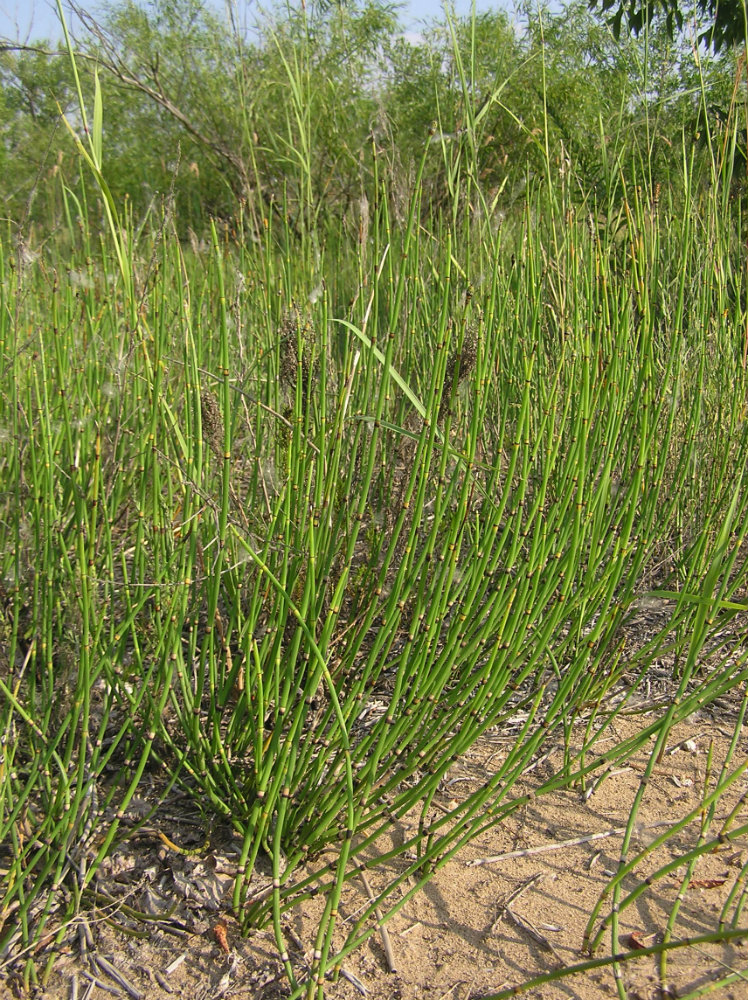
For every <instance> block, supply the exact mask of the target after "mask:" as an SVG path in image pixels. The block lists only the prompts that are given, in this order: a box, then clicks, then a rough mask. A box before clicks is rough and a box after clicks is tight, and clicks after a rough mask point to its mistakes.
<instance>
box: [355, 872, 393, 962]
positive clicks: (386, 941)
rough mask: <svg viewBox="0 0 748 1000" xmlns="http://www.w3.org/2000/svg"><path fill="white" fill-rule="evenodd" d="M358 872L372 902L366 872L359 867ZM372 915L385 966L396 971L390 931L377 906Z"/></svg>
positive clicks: (372, 896)
mask: <svg viewBox="0 0 748 1000" xmlns="http://www.w3.org/2000/svg"><path fill="white" fill-rule="evenodd" d="M358 874H359V875H360V877H361V881H362V882H363V883H364V889H366V893H367V895H368V897H369V900H370V901H371V902H372V903H373V902H374V898H375V897H374V893H373V892H372V891H371V886H370V885H369V880H368V879H367V877H366V872H365V871H364V870H363V868H359V871H358ZM374 916H375V917H376V918H377V923H378V924H379V933H380V934H381V935H382V945H383V946H384V955H385V958H386V959H387V968H388V970H389V971H390V972H396V971H397V967H396V965H395V953H394V952H393V950H392V942H391V941H390V933H389V931H388V930H387V928H386V927H385V925H384V922H383V920H382V911H381V910H380V909H379V907H378V906H376V907H374Z"/></svg>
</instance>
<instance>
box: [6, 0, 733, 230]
mask: <svg viewBox="0 0 748 1000" xmlns="http://www.w3.org/2000/svg"><path fill="white" fill-rule="evenodd" d="M600 2H601V0H598V3H600ZM602 2H604V3H608V0H602ZM667 2H670V0H667ZM609 9H610V8H609ZM626 9H627V10H628V8H626ZM646 10H647V16H649V14H650V13H652V12H653V10H654V8H649V7H648V8H647V9H646ZM79 16H80V19H81V21H82V23H83V25H84V30H83V32H82V34H81V37H80V38H79V41H78V48H77V51H78V57H79V65H80V66H81V67H83V70H84V72H83V73H82V78H83V85H84V88H88V94H89V96H90V95H91V93H92V80H93V70H94V68H95V67H96V68H98V73H99V79H100V81H101V86H102V89H103V98H104V109H105V112H104V151H105V152H104V156H105V162H104V170H105V173H106V178H107V183H108V185H109V187H110V189H111V191H112V192H113V194H114V195H115V197H117V198H119V199H123V198H127V199H128V201H129V204H130V205H131V207H132V211H133V213H134V217H135V219H136V221H137V220H139V219H144V218H147V215H148V212H149V211H150V210H151V208H152V206H153V205H155V204H158V203H159V201H160V199H162V198H168V199H169V201H170V204H171V205H172V206H173V207H174V213H173V215H174V218H175V219H176V222H177V225H178V227H179V228H180V231H181V232H182V233H183V234H184V233H187V231H188V230H189V229H192V230H194V231H196V232H198V233H199V232H201V231H202V230H204V228H205V227H206V225H207V223H208V221H209V219H211V218H216V217H219V218H220V217H222V218H226V219H230V218H232V217H234V216H235V215H236V214H237V213H238V211H239V209H240V207H242V210H243V214H244V217H245V219H248V220H249V222H250V225H251V226H252V228H253V229H254V230H255V232H256V233H260V232H262V231H263V227H264V226H265V225H266V224H267V221H268V220H270V219H272V217H273V216H274V215H279V214H280V215H283V217H284V219H291V221H292V228H293V229H294V231H296V232H297V233H298V234H300V235H303V234H304V233H307V232H311V231H313V230H317V229H319V228H320V227H322V228H324V226H328V225H329V226H331V227H332V226H336V227H339V226H340V225H341V223H342V224H344V225H354V226H357V225H358V224H359V222H358V221H357V218H358V216H357V213H359V214H360V206H361V205H363V204H366V203H368V204H374V202H375V200H376V198H377V196H378V191H379V187H378V185H379V183H380V182H381V180H382V178H383V176H384V177H386V180H387V186H388V189H389V190H390V192H391V193H392V197H393V198H394V199H395V201H397V199H398V197H399V196H400V195H403V196H404V197H402V198H401V201H402V203H404V202H405V201H406V200H407V192H408V191H409V186H410V184H411V182H412V178H413V175H414V171H415V169H416V164H418V163H419V162H420V161H421V159H422V157H423V153H424V150H425V149H426V150H428V155H427V157H426V161H425V166H424V176H423V185H422V189H423V192H424V199H423V209H424V211H429V209H430V207H434V206H437V205H438V204H440V203H441V202H442V201H444V200H449V201H450V202H452V203H456V202H454V199H453V197H452V196H453V194H454V185H455V184H467V185H468V187H470V189H471V190H472V191H473V192H475V193H476V195H477V197H478V201H480V200H481V199H482V200H484V201H485V203H486V204H487V205H492V206H493V210H494V211H496V212H497V213H505V212H507V211H510V210H511V207H512V204H513V203H514V200H515V195H516V193H517V192H520V191H521V190H522V189H523V185H524V184H525V183H526V182H527V181H528V179H530V180H532V179H533V178H534V179H543V178H546V179H548V177H549V170H556V171H557V170H559V169H561V168H562V165H563V164H564V163H566V162H567V161H568V162H570V163H571V164H573V169H574V176H575V179H576V189H577V195H578V196H579V197H586V198H594V197H595V196H596V193H597V192H598V191H601V190H603V189H605V191H606V194H609V193H610V186H611V185H612V184H615V183H618V181H617V180H616V177H618V176H622V177H624V178H625V179H626V180H627V181H631V182H633V183H638V178H640V177H641V176H642V174H643V173H646V174H647V176H648V179H649V180H651V181H652V183H658V182H659V181H661V180H663V179H664V178H666V177H667V174H668V171H672V170H676V171H677V170H679V169H680V164H681V161H682V152H681V150H682V141H681V137H682V135H683V133H684V129H685V130H686V132H688V130H689V129H691V127H692V124H693V123H694V122H695V121H696V120H697V118H698V114H699V106H700V104H704V106H706V105H707V104H709V103H714V104H715V105H717V106H719V107H721V108H725V107H728V106H729V105H730V100H731V94H732V90H733V85H734V68H735V67H734V65H733V62H732V61H731V57H730V54H729V53H728V54H727V57H726V56H725V54H722V55H720V57H719V58H717V57H714V56H710V55H709V54H706V55H705V56H703V57H702V58H700V60H699V64H698V66H697V67H696V66H695V64H694V61H693V59H692V58H690V52H689V50H687V49H684V47H683V45H682V43H680V42H679V40H678V38H677V36H676V38H675V39H674V40H673V39H672V38H671V37H670V36H671V34H672V31H669V30H668V28H669V25H668V22H667V19H665V20H664V21H663V20H660V21H657V22H653V23H652V26H651V29H650V31H649V32H648V33H647V39H646V43H645V41H644V39H638V38H637V37H636V31H634V33H633V34H631V35H628V36H627V37H626V38H624V39H621V40H620V42H619V43H616V40H615V38H614V36H613V33H612V32H611V30H610V28H609V27H608V26H606V25H605V24H604V23H601V21H600V19H599V18H597V17H595V16H594V15H593V14H591V13H590V12H589V10H588V9H587V0H574V2H572V3H570V4H569V5H568V6H567V7H566V8H565V9H564V10H563V11H561V12H554V11H551V10H550V9H541V10H540V11H539V12H538V11H537V10H536V9H535V8H534V7H531V5H529V4H528V5H527V7H526V9H523V10H522V11H521V16H522V19H521V21H519V22H516V21H512V20H511V19H510V17H509V16H508V15H507V14H506V13H505V12H503V11H490V12H485V13H481V14H478V15H476V17H475V18H474V19H471V18H450V19H446V18H445V19H443V20H442V21H441V22H436V23H433V24H431V25H430V26H428V27H427V28H425V29H424V30H423V31H422V32H421V33H420V34H419V35H417V36H414V35H413V34H410V35H406V34H404V33H403V30H402V28H401V26H400V24H399V22H398V20H397V16H396V14H395V13H394V12H393V9H392V8H391V6H389V5H388V4H387V3H385V2H382V0H349V2H347V3H334V4H329V3H320V4H312V3H309V4H307V5H306V7H304V6H303V5H299V6H290V5H287V6H282V7H277V8H275V9H274V10H272V11H271V12H270V13H268V14H264V15H262V17H260V19H259V20H258V22H257V24H256V25H255V26H254V27H253V29H252V30H251V31H245V30H242V29H241V28H240V27H239V26H238V25H236V24H235V23H234V22H233V21H232V20H229V21H226V20H224V19H222V18H221V17H220V16H218V15H217V14H216V13H215V12H214V10H213V9H212V8H207V7H206V6H205V5H203V4H202V3H200V2H199V0H152V2H150V3H149V4H148V5H147V6H141V5H140V4H139V3H135V2H133V0H111V2H110V3H109V4H108V5H106V6H105V7H104V8H103V13H102V14H101V15H100V16H97V18H93V17H91V16H90V15H89V14H87V13H86V12H85V11H84V10H80V9H79ZM622 16H623V15H622ZM627 23H628V22H627ZM641 24H643V22H641ZM676 24H677V19H676V20H674V21H673V22H672V24H671V25H670V27H671V28H672V27H674V26H675V25H676ZM637 26H640V22H639V21H638V20H636V19H635V20H634V21H633V22H632V27H634V28H635V29H636V27H637ZM86 67H88V68H89V70H90V72H85V69H86ZM645 68H646V71H645ZM645 80H646V83H645V82H644V81H645ZM702 89H703V90H704V94H703V98H704V99H702ZM72 94H73V87H72V80H71V79H70V70H69V61H68V59H67V56H66V55H65V56H63V55H61V54H59V53H57V52H55V51H54V50H52V49H51V48H50V46H49V45H48V44H44V43H40V44H38V45H35V46H27V47H25V48H24V47H21V48H18V47H14V46H12V45H11V44H10V43H8V44H6V45H2V44H0V168H2V171H3V177H4V180H5V184H4V185H3V187H2V189H1V190H0V204H1V205H2V207H1V208H0V214H3V215H5V216H6V217H7V218H10V219H13V220H15V221H19V220H21V219H24V218H27V217H30V218H32V219H33V218H38V219H39V220H44V221H45V222H46V223H47V224H48V223H49V220H50V218H52V217H54V216H55V213H57V215H59V208H58V207H57V206H58V203H59V191H60V185H61V184H64V185H65V186H66V187H67V188H69V189H71V190H75V189H76V185H77V184H78V165H77V158H76V156H75V155H71V154H72V150H73V147H72V142H71V140H70V137H69V135H68V132H67V130H66V129H65V128H61V127H60V112H62V113H66V112H68V111H69V109H70V108H71V107H72V105H73V102H71V95H72ZM74 117H75V116H74V113H73V118H74ZM73 125H75V121H74V120H73ZM465 143H469V144H470V145H471V162H472V163H473V164H474V175H473V174H471V176H470V177H467V178H466V177H464V176H462V175H460V176H458V175H457V173H455V171H456V169H457V168H456V166H455V165H456V164H457V163H460V162H464V157H460V156H458V155H457V153H458V151H459V150H460V149H461V148H462V146H463V145H464V144H465ZM471 203H472V202H471ZM395 207H396V206H395Z"/></svg>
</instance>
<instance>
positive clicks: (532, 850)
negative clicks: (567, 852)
mask: <svg viewBox="0 0 748 1000" xmlns="http://www.w3.org/2000/svg"><path fill="white" fill-rule="evenodd" d="M670 825H671V824H670V821H669V820H666V819H661V820H659V821H658V822H657V823H650V824H649V825H648V826H642V827H640V828H639V829H640V830H641V831H642V832H643V831H644V830H654V829H655V828H656V827H658V826H670ZM625 832H626V827H625V826H617V827H616V828H615V829H614V830H604V831H603V832H602V833H590V834H588V835H587V836H586V837H575V838H574V839H573V840H561V841H559V842H558V843H556V844H541V845H540V847H525V848H524V849H523V850H521V851H509V852H508V853H507V854H494V855H493V856H492V857H489V858H475V859H474V860H473V861H467V862H466V864H467V866H468V868H477V867H478V866H479V865H493V864H496V863H497V862H499V861H510V860H511V859H512V858H527V857H529V856H530V855H531V854H545V853H546V851H561V850H563V849H564V848H565V847H577V846H578V845H579V844H589V843H591V842H592V841H593V840H602V839H603V838H604V837H616V836H622V835H623V834H624V833H625Z"/></svg>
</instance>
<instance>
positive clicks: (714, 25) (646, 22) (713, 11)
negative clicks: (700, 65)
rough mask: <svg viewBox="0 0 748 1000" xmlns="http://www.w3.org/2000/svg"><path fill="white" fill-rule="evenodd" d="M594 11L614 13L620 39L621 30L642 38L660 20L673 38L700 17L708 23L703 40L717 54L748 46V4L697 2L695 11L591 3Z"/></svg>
mask: <svg viewBox="0 0 748 1000" xmlns="http://www.w3.org/2000/svg"><path fill="white" fill-rule="evenodd" d="M589 6H590V9H592V10H594V9H595V8H599V9H600V10H601V11H603V12H607V11H611V10H612V11H614V12H615V13H614V14H613V16H612V17H611V19H610V25H611V27H612V29H613V33H614V35H615V37H616V38H618V37H619V35H620V32H621V26H622V25H623V24H624V23H625V26H626V27H627V28H628V30H629V31H632V32H633V33H634V34H636V35H638V34H639V33H640V32H641V31H642V30H643V29H644V28H645V27H648V26H650V25H651V24H652V22H653V21H654V20H655V19H656V18H661V19H663V20H664V23H665V27H666V30H667V32H668V34H669V35H670V37H671V38H673V37H674V35H675V32H676V30H680V29H681V28H682V27H683V24H684V21H685V20H686V18H688V17H689V15H690V14H692V13H696V14H698V16H699V19H700V20H701V21H702V22H704V24H705V27H704V28H703V30H702V32H701V34H700V36H699V39H700V41H703V42H705V43H706V44H707V45H710V46H711V47H712V48H713V49H714V51H715V52H719V51H720V49H723V48H732V47H733V46H735V45H741V44H743V43H744V42H745V40H746V37H748V36H747V32H746V5H745V0H697V3H696V9H695V11H693V10H691V9H690V8H689V7H687V6H686V4H685V3H682V2H681V0H590V3H589Z"/></svg>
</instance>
